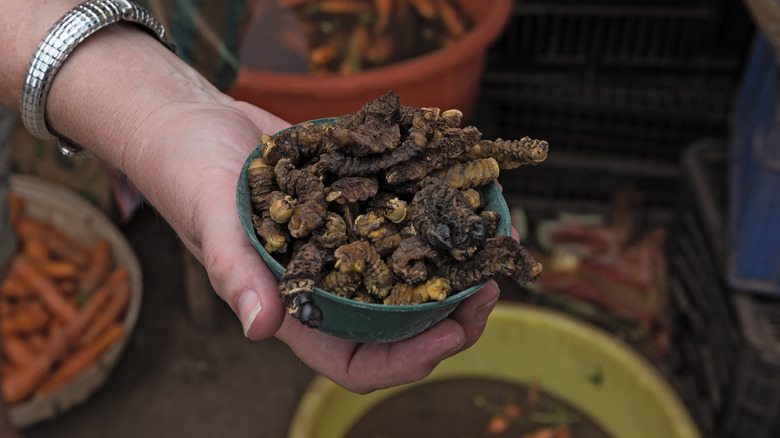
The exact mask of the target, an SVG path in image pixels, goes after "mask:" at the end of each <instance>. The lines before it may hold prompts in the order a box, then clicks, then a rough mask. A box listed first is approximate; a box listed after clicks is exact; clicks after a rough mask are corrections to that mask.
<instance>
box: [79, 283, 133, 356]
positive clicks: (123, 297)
mask: <svg viewBox="0 0 780 438" xmlns="http://www.w3.org/2000/svg"><path fill="white" fill-rule="evenodd" d="M110 295H111V299H110V301H109V302H108V303H107V304H106V306H105V307H104V308H103V311H102V312H100V314H99V315H97V316H96V317H95V320H94V321H93V322H92V324H91V325H90V326H89V327H88V328H87V330H86V331H85V332H84V335H83V336H82V337H81V344H82V345H87V344H91V343H92V342H94V340H95V339H96V338H97V337H98V336H100V334H101V333H102V332H104V331H105V330H106V328H107V327H108V326H110V325H111V324H112V323H114V322H118V321H119V317H120V316H121V315H122V312H124V311H125V309H126V308H127V305H128V304H129V303H130V283H129V281H125V282H123V283H121V284H119V285H117V287H116V288H114V289H113V290H112V291H111V293H110Z"/></svg>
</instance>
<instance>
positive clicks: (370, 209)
mask: <svg viewBox="0 0 780 438" xmlns="http://www.w3.org/2000/svg"><path fill="white" fill-rule="evenodd" d="M461 118H462V113H461V112H460V111H458V110H447V111H443V112H442V111H440V110H439V109H438V108H412V107H405V106H401V105H400V103H399V98H398V95H396V94H395V93H393V92H392V91H390V92H388V93H386V94H385V95H383V96H381V97H379V98H377V99H375V100H373V101H371V102H368V103H367V104H366V105H365V106H363V108H362V109H361V110H360V111H358V112H357V113H356V114H345V115H343V116H341V117H339V118H338V119H336V121H335V123H332V124H325V125H316V124H314V123H303V124H300V125H296V126H294V127H292V128H290V129H287V130H284V131H281V132H279V133H277V134H275V135H264V136H263V138H262V145H261V153H262V158H257V159H255V160H253V161H252V162H250V163H249V167H248V171H247V173H248V179H249V186H250V187H249V188H250V193H251V201H252V206H253V214H252V220H253V224H254V228H255V231H256V232H257V235H258V237H259V239H260V241H261V242H262V244H263V245H264V247H265V249H266V250H267V251H268V252H269V253H271V254H272V255H273V256H274V257H275V258H276V259H277V260H278V261H279V262H280V263H281V264H282V265H283V266H286V270H285V272H284V274H283V275H282V277H281V279H280V283H279V292H280V295H281V297H282V299H283V301H284V304H285V307H286V308H287V311H288V312H289V313H290V314H292V315H293V316H295V317H296V318H298V319H299V320H300V321H301V322H302V323H304V324H306V325H308V326H310V327H318V326H319V324H320V323H321V322H322V314H321V312H320V310H319V308H318V307H317V305H316V304H315V303H314V299H313V296H312V293H313V291H314V288H315V287H319V288H321V289H323V290H325V291H328V292H330V293H333V294H336V295H339V296H341V297H345V298H349V299H354V300H358V301H363V302H369V303H384V304H390V305H407V304H419V303H424V302H428V301H440V300H443V299H445V298H446V297H448V296H450V295H452V294H454V293H457V292H459V291H463V290H465V289H468V288H469V287H471V286H474V285H477V284H479V283H482V282H483V281H486V280H488V279H490V278H492V277H494V276H496V275H505V276H508V277H511V278H513V279H515V280H516V281H518V282H519V283H521V284H524V283H526V282H529V281H533V280H535V279H536V278H537V277H538V276H539V275H540V274H541V272H542V266H541V264H539V263H538V262H536V261H535V260H534V259H533V257H532V256H531V255H530V254H529V253H528V252H527V251H526V250H525V248H523V247H522V246H521V245H520V244H519V243H518V242H517V241H516V240H514V239H513V238H511V237H509V236H496V235H495V234H496V227H497V225H498V222H499V219H500V217H499V214H498V213H496V212H494V211H490V210H486V209H485V208H484V206H485V201H484V199H483V197H482V193H481V192H480V191H479V190H478V189H479V188H480V187H482V186H484V185H486V184H493V180H495V179H496V178H497V177H498V174H499V170H500V169H514V168H516V167H518V166H521V165H524V164H537V163H540V162H542V161H544V159H545V158H546V157H547V149H548V145H547V143H546V142H544V141H540V140H532V139H529V138H527V137H526V138H522V139H520V140H502V139H496V140H485V139H482V138H481V137H482V134H481V133H480V132H479V130H477V129H476V128H475V127H473V126H468V127H461V126H460V125H461Z"/></svg>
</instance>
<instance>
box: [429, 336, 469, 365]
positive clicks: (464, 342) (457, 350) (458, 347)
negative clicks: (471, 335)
mask: <svg viewBox="0 0 780 438" xmlns="http://www.w3.org/2000/svg"><path fill="white" fill-rule="evenodd" d="M464 345H466V339H465V338H464V339H463V340H462V341H461V342H460V344H458V346H457V347H455V348H453V349H452V350H449V351H447V352H446V353H444V354H442V355H441V356H439V358H438V359H436V361H435V363H437V364H438V363H439V362H441V361H443V360H444V359H447V358H449V357H452V356H454V355H455V354H457V353H458V352H460V350H461V349H462V348H463V346H464Z"/></svg>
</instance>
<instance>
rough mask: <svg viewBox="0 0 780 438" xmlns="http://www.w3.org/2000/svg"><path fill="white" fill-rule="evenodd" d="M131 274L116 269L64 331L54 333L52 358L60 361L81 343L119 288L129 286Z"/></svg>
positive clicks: (122, 269)
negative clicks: (128, 280) (86, 332)
mask: <svg viewBox="0 0 780 438" xmlns="http://www.w3.org/2000/svg"><path fill="white" fill-rule="evenodd" d="M128 276H129V272H128V270H127V269H126V268H125V267H121V266H120V267H117V268H115V269H114V270H113V271H112V272H111V274H110V275H109V276H108V278H107V279H106V281H105V283H104V284H103V285H101V286H100V288H99V289H98V290H97V291H95V293H94V294H92V297H91V298H90V299H89V300H88V301H87V303H86V304H85V305H84V307H82V308H81V309H79V312H78V313H77V314H76V316H75V317H73V318H72V319H71V320H70V321H68V322H67V323H65V326H63V328H62V330H59V331H58V332H56V333H54V334H53V335H52V336H51V338H50V340H49V346H50V353H49V354H50V356H51V357H52V358H53V359H54V360H59V359H60V358H61V357H63V356H64V355H65V353H66V352H67V351H68V350H69V349H70V348H72V347H74V346H76V345H77V344H79V343H80V340H81V337H82V335H83V334H84V332H85V331H86V329H87V328H88V327H89V326H90V325H91V323H92V321H93V320H95V319H96V318H97V317H98V316H99V315H101V313H105V312H104V310H105V307H106V304H107V303H109V301H110V300H112V299H113V298H114V297H113V296H112V295H113V294H114V293H115V291H116V290H117V289H118V288H121V287H122V285H126V284H127V279H128Z"/></svg>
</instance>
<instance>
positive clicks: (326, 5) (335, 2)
mask: <svg viewBox="0 0 780 438" xmlns="http://www.w3.org/2000/svg"><path fill="white" fill-rule="evenodd" d="M319 11H320V12H322V13H324V14H348V15H352V14H362V13H365V12H370V11H371V6H370V5H367V4H365V3H363V2H359V1H357V2H356V1H351V0H322V1H321V2H320V4H319Z"/></svg>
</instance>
